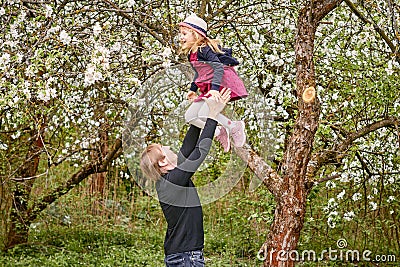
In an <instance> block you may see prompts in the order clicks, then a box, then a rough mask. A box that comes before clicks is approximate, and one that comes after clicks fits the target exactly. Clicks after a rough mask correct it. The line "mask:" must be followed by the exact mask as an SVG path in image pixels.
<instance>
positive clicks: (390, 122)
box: [306, 117, 399, 185]
mask: <svg viewBox="0 0 400 267" xmlns="http://www.w3.org/2000/svg"><path fill="white" fill-rule="evenodd" d="M398 124H399V119H398V118H396V117H389V118H385V119H382V120H380V121H377V122H374V123H371V124H369V125H367V126H365V127H364V128H362V129H360V130H359V131H356V132H353V133H349V134H348V135H347V138H346V139H345V140H343V141H342V142H341V143H336V144H335V145H334V146H333V147H332V148H331V149H329V150H325V151H324V152H318V153H315V154H314V155H313V156H312V158H311V161H310V162H309V164H308V167H307V174H306V179H307V180H308V181H310V182H311V181H312V180H313V178H314V177H315V174H316V173H317V172H318V171H319V169H320V168H321V167H322V166H323V165H325V164H326V163H328V162H330V161H332V160H336V161H340V160H341V159H342V158H343V157H344V156H345V152H346V151H347V150H348V149H349V148H350V147H351V145H352V144H353V142H354V141H355V140H357V139H359V138H361V137H363V136H366V135H367V134H369V133H371V132H374V131H376V130H378V129H380V128H384V127H391V126H395V127H397V125H398ZM314 185H315V182H314Z"/></svg>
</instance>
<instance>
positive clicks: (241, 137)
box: [231, 121, 246, 147]
mask: <svg viewBox="0 0 400 267" xmlns="http://www.w3.org/2000/svg"><path fill="white" fill-rule="evenodd" d="M234 124H235V126H233V128H232V130H231V135H232V139H233V145H234V146H235V147H242V146H244V143H245V142H246V133H245V131H244V130H245V128H244V121H235V122H234Z"/></svg>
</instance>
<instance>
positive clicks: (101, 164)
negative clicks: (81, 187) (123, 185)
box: [28, 139, 122, 220]
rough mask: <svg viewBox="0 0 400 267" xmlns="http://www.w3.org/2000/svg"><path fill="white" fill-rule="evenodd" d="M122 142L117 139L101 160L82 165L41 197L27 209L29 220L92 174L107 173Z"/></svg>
mask: <svg viewBox="0 0 400 267" xmlns="http://www.w3.org/2000/svg"><path fill="white" fill-rule="evenodd" d="M121 148H122V140H121V139H117V141H116V142H115V144H114V146H113V147H112V149H111V150H110V151H109V152H108V153H107V155H106V156H105V157H104V158H103V159H99V160H97V161H93V162H89V163H88V164H86V165H84V166H83V167H82V168H81V169H80V170H79V171H78V172H76V173H74V174H73V175H72V176H71V178H70V179H69V180H68V181H67V182H66V183H65V184H64V185H61V186H59V187H58V188H56V189H55V190H53V191H52V192H51V193H49V194H48V195H46V196H43V197H42V198H41V199H39V200H38V201H37V202H35V203H34V204H33V205H32V208H30V209H29V211H28V214H29V218H30V220H35V219H36V217H37V216H38V214H39V213H40V212H41V211H42V210H44V209H45V208H46V207H47V206H48V205H49V204H51V203H53V202H54V201H56V200H57V199H58V198H59V197H61V196H63V195H65V194H67V193H68V192H69V191H70V190H71V189H72V188H74V187H75V186H76V185H78V184H79V183H80V182H81V181H82V180H84V179H85V178H87V177H88V176H89V175H91V174H94V173H101V172H105V171H107V167H108V166H109V164H110V163H111V162H112V161H113V160H114V159H116V158H117V157H118V156H120V155H121V152H120V150H121Z"/></svg>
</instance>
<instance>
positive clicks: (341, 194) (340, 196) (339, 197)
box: [337, 189, 346, 199]
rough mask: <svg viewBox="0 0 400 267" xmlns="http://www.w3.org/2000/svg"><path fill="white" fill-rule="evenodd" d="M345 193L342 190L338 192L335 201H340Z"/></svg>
mask: <svg viewBox="0 0 400 267" xmlns="http://www.w3.org/2000/svg"><path fill="white" fill-rule="evenodd" d="M345 193H346V190H344V189H343V191H342V192H340V193H339V194H338V195H337V199H342V198H343V196H344V194H345Z"/></svg>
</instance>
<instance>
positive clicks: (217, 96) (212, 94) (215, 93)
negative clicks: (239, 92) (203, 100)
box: [207, 90, 221, 101]
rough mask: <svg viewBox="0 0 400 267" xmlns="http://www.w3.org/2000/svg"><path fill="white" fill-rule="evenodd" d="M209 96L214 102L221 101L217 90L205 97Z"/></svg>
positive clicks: (209, 92)
mask: <svg viewBox="0 0 400 267" xmlns="http://www.w3.org/2000/svg"><path fill="white" fill-rule="evenodd" d="M209 95H211V97H212V98H214V99H215V100H216V101H220V100H221V94H220V92H219V91H217V90H210V91H208V94H207V96H209Z"/></svg>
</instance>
